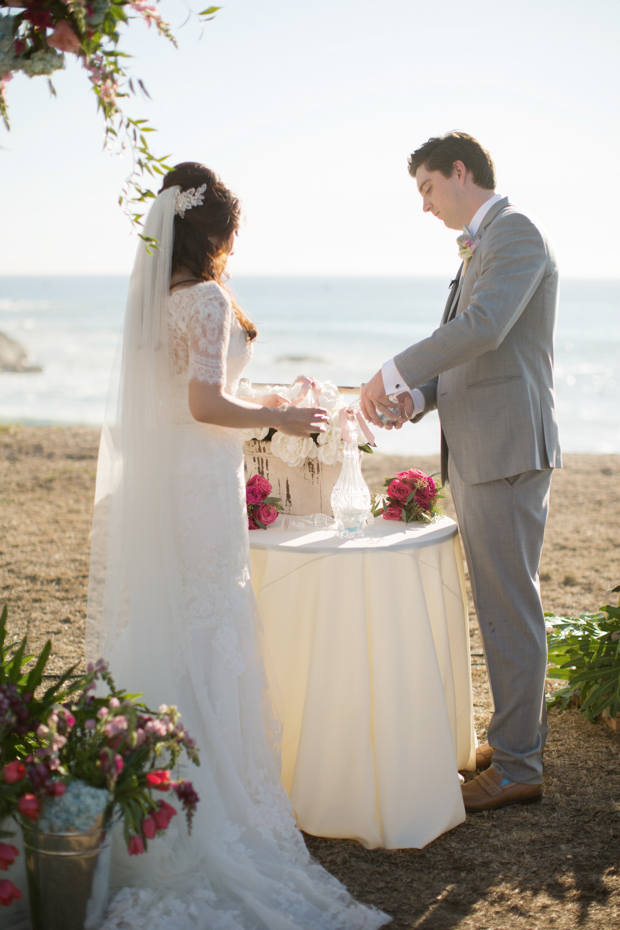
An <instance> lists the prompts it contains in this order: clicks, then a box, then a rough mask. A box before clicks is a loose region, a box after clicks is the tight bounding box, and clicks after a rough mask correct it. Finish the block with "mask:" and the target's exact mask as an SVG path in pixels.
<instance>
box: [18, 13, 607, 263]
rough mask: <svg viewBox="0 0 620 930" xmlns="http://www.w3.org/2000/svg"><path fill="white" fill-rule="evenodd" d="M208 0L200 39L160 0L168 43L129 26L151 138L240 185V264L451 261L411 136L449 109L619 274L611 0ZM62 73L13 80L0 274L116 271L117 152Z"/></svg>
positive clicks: (563, 229) (571, 248)
mask: <svg viewBox="0 0 620 930" xmlns="http://www.w3.org/2000/svg"><path fill="white" fill-rule="evenodd" d="M221 2H222V3H223V9H222V10H221V11H220V12H219V13H218V14H217V16H216V18H215V20H214V21H213V22H211V23H208V24H206V25H205V27H204V30H203V36H202V39H200V40H199V28H198V27H197V25H196V22H195V21H193V22H190V23H189V24H188V25H186V26H185V27H184V28H182V29H180V28H179V26H180V24H181V23H182V22H183V20H184V19H185V18H186V15H187V7H186V5H185V4H184V3H182V2H181V0H163V3H162V11H163V13H164V16H165V17H166V18H167V19H168V20H169V21H170V22H171V24H172V27H173V31H175V32H176V34H177V37H178V39H179V50H178V51H177V50H175V49H174V48H173V47H172V46H171V45H169V44H168V43H167V42H166V41H165V40H164V39H162V38H160V37H159V36H158V35H157V34H156V33H155V31H154V30H153V29H151V30H150V31H147V30H146V28H145V27H144V26H143V25H142V24H141V23H137V22H136V23H134V24H133V25H132V27H131V28H129V29H128V30H126V36H125V38H124V39H123V42H122V45H121V47H122V48H124V49H126V50H127V51H130V52H132V53H133V54H134V55H135V56H136V57H135V59H134V61H133V63H132V65H131V67H132V73H133V74H134V75H136V76H139V77H142V78H143V80H144V81H145V83H146V85H147V87H148V89H149V92H150V94H151V96H152V102H149V101H144V102H138V103H134V104H132V113H133V114H134V115H136V116H144V117H146V118H149V119H150V120H151V122H152V124H153V125H154V126H155V127H157V129H158V130H159V131H158V133H157V134H151V137H150V138H151V140H152V143H153V147H154V149H155V151H156V152H158V153H161V154H167V153H170V154H171V160H172V163H175V162H178V161H185V160H195V161H203V162H205V163H206V164H208V165H209V166H211V167H212V168H214V169H215V170H216V171H218V172H219V173H220V174H221V175H222V176H223V177H224V179H225V180H226V181H227V182H228V183H229V184H230V185H231V186H232V187H233V188H234V189H235V191H236V192H237V193H238V194H239V196H240V197H241V199H242V200H243V203H244V209H245V214H246V225H245V227H244V229H243V230H242V234H241V236H240V238H239V241H238V245H237V254H236V255H235V257H234V259H233V262H234V266H233V270H234V271H235V272H236V273H243V274H316V273H320V274H335V275H338V274H342V275H357V274H373V275H415V276H419V275H424V276H426V275H444V276H451V275H452V273H453V271H454V270H455V268H456V266H457V256H456V245H455V241H454V240H455V236H456V233H455V232H453V231H452V230H447V229H446V228H445V227H444V226H443V224H442V223H441V221H439V220H436V219H435V218H434V217H432V216H427V215H423V214H422V210H421V198H420V197H419V195H418V193H417V190H416V187H415V183H414V181H413V180H412V179H411V178H410V177H409V176H408V174H407V156H408V154H409V153H410V152H411V151H413V149H414V148H416V147H417V146H418V145H420V144H421V143H422V142H424V141H425V140H426V139H427V138H428V137H429V136H432V135H438V134H441V133H443V132H446V131H448V130H450V129H461V130H464V131H466V132H469V133H471V134H473V135H474V136H476V137H477V138H478V139H479V140H480V141H481V142H482V143H483V144H484V145H485V146H486V147H487V148H488V149H489V150H490V151H491V153H492V155H493V157H494V159H495V162H496V165H497V169H498V190H499V191H500V192H501V193H503V194H508V195H510V197H511V199H512V200H513V201H514V202H515V203H517V204H518V205H519V206H522V207H523V208H524V209H526V210H527V211H529V212H531V213H533V214H534V215H535V216H536V217H538V219H539V220H541V221H542V223H543V225H544V226H545V227H546V229H547V231H548V233H549V235H550V236H551V239H552V241H553V242H554V244H555V248H556V252H557V254H558V258H559V261H560V267H561V269H562V271H563V272H564V274H566V275H570V276H571V277H616V278H617V277H620V262H619V261H618V257H617V254H618V242H617V239H616V226H617V223H616V218H617V216H618V213H619V210H620V180H619V176H618V171H617V154H618V151H620V120H619V116H620V105H619V104H620V100H619V98H620V79H619V78H620V65H619V64H618V61H619V59H618V47H619V41H620V3H619V2H618V0H589V2H585V0H520V2H519V3H514V2H508V0H471V2H470V3H463V2H462V0H442V2H441V3H438V2H435V3H429V2H428V0H381V2H377V0H313V2H308V0H221ZM203 3H204V5H205V6H206V5H208V4H207V3H206V2H205V0H203ZM194 8H195V9H200V8H201V7H200V6H198V5H196V6H195V7H194ZM68 58H70V59H71V58H73V56H68ZM54 83H55V86H56V90H57V93H58V97H57V98H56V99H50V96H49V91H48V89H47V84H46V81H45V80H44V79H43V78H34V79H32V80H30V79H29V78H27V77H25V76H23V75H20V76H19V77H16V78H15V79H14V80H13V81H12V82H11V84H10V85H9V106H10V114H11V120H12V130H11V132H10V133H7V132H6V131H5V130H4V128H2V127H0V146H2V149H1V150H0V274H108V273H115V274H119V273H121V274H122V273H127V272H129V271H130V270H131V266H132V263H133V256H134V251H135V246H136V239H135V236H133V235H132V234H131V231H130V226H129V222H128V220H127V219H126V218H125V217H124V216H123V214H122V212H121V211H120V209H119V207H118V205H117V198H118V194H119V190H120V188H121V185H122V182H123V178H124V176H125V174H126V173H127V162H126V160H125V159H123V158H118V157H110V155H109V154H108V153H105V152H102V151H101V143H102V121H101V118H100V116H99V115H98V114H97V112H96V107H95V98H94V96H93V95H92V93H91V92H90V91H89V89H88V82H87V80H86V75H85V73H84V72H83V70H82V69H81V68H80V67H78V66H77V65H76V63H75V59H73V61H72V62H71V63H70V64H69V66H68V68H67V70H66V72H60V73H58V74H56V75H55V76H54Z"/></svg>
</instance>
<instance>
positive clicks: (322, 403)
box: [237, 375, 372, 468]
mask: <svg viewBox="0 0 620 930" xmlns="http://www.w3.org/2000/svg"><path fill="white" fill-rule="evenodd" d="M272 393H275V394H279V395H280V396H281V397H282V398H284V399H285V400H286V401H288V403H290V404H295V405H296V406H316V407H324V408H325V409H326V410H327V413H328V416H329V424H328V427H327V429H326V430H325V432H324V433H316V434H315V435H313V436H310V437H307V438H305V437H303V436H288V435H287V434H286V433H281V432H279V430H276V429H273V428H271V429H269V428H267V427H265V428H263V429H246V430H240V432H241V437H242V439H244V440H245V441H246V442H248V441H251V440H253V439H256V440H258V441H260V442H261V443H269V451H270V452H271V454H272V455H275V456H276V457H277V458H279V459H281V460H282V461H283V462H285V464H287V465H289V466H290V467H291V468H300V467H302V466H304V465H305V464H306V463H307V462H309V461H312V460H316V461H318V462H321V463H322V464H323V465H335V464H336V463H337V462H342V461H343V458H344V440H343V437H342V430H341V420H340V411H341V410H343V409H346V408H347V407H349V405H350V402H349V400H348V399H347V398H346V397H344V396H343V395H342V394H341V393H340V391H339V390H338V388H337V387H336V385H335V384H332V383H331V381H315V380H314V379H312V378H306V377H304V376H303V375H300V376H299V377H298V378H296V379H295V381H293V383H292V384H289V385H288V386H282V385H275V386H273V385H266V386H265V385H262V386H261V388H260V390H255V389H254V388H253V387H252V384H251V383H250V382H249V381H248V380H247V378H244V379H242V380H241V382H240V384H239V389H238V391H237V396H238V397H258V396H260V395H264V394H272ZM365 438H366V442H364V443H363V444H360V446H359V448H360V449H361V450H362V451H363V452H372V448H371V446H370V442H371V441H372V435H371V434H370V433H369V434H368V435H366V436H365Z"/></svg>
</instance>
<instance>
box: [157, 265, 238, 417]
mask: <svg viewBox="0 0 620 930" xmlns="http://www.w3.org/2000/svg"><path fill="white" fill-rule="evenodd" d="M168 341H169V347H170V373H171V378H172V395H173V419H174V420H175V422H177V423H193V422H195V421H194V420H193V417H192V415H191V413H190V412H189V406H188V401H187V389H188V384H189V382H190V381H200V382H202V383H203V384H219V385H221V386H222V387H223V388H224V390H225V391H226V393H227V394H235V393H236V391H237V386H238V384H239V378H240V377H241V374H242V372H243V369H244V368H245V367H246V365H247V364H248V363H249V361H250V358H251V357H252V343H251V342H250V341H249V339H248V338H247V334H246V331H245V330H244V329H243V327H242V326H241V324H240V323H239V321H238V320H237V317H236V316H235V312H234V310H233V306H232V302H231V299H230V296H229V295H228V294H227V293H226V291H225V290H224V288H223V287H220V285H219V284H216V282H215V281H205V282H203V283H200V284H196V285H194V286H193V287H187V288H179V289H178V290H176V291H174V292H173V293H172V294H171V295H170V300H169V304H168Z"/></svg>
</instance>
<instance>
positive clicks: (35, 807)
mask: <svg viewBox="0 0 620 930" xmlns="http://www.w3.org/2000/svg"><path fill="white" fill-rule="evenodd" d="M17 810H18V811H19V812H20V814H21V815H22V817H28V819H29V820H38V819H39V802H38V801H37V799H36V798H35V796H34V794H25V795H24V796H23V797H21V798H20V799H19V801H18V802H17Z"/></svg>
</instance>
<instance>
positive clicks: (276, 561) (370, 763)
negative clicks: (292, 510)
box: [250, 517, 475, 849]
mask: <svg viewBox="0 0 620 930" xmlns="http://www.w3.org/2000/svg"><path fill="white" fill-rule="evenodd" d="M281 519H282V518H281V517H280V518H279V519H278V521H277V523H275V524H273V525H272V526H271V527H269V528H268V529H267V530H266V531H262V530H256V531H252V532H251V533H250V546H251V566H252V584H253V587H254V591H255V593H256V597H257V600H258V608H259V612H260V615H261V619H262V623H263V627H264V631H265V638H266V648H267V669H268V677H269V679H270V683H271V685H272V690H273V693H274V696H275V698H274V699H275V703H276V705H279V706H278V709H279V711H280V714H281V717H282V721H283V745H282V768H283V771H282V782H283V785H284V787H285V789H286V791H287V792H288V794H289V796H290V798H291V802H292V805H293V809H294V811H295V814H296V816H297V820H298V823H299V825H300V827H301V828H302V829H303V830H305V831H307V832H308V833H311V834H314V835H317V836H328V837H340V838H342V837H349V838H352V839H357V840H359V841H360V842H361V843H363V844H364V845H365V846H367V847H369V848H373V847H376V846H384V847H387V848H388V849H398V848H403V847H416V848H420V847H422V846H425V845H426V844H427V843H429V842H430V841H431V840H433V839H435V837H437V836H439V835H440V834H441V833H444V832H445V831H446V830H450V829H451V828H452V827H455V826H456V825H457V824H459V823H461V822H462V821H463V820H464V819H465V812H464V808H463V802H462V799H461V790H460V782H459V778H458V772H457V769H468V768H469V769H471V768H473V767H474V759H475V735H474V728H473V706H472V692H471V671H470V659H469V631H468V623H467V611H466V600H465V584H464V575H463V559H462V555H461V549H460V544H459V539H458V534H457V528H456V524H455V523H454V521H452V520H450V519H448V518H447V517H444V518H442V519H440V520H438V521H437V522H436V523H434V524H431V525H430V526H425V525H420V524H410V525H409V526H405V524H404V523H393V522H388V521H386V520H382V519H379V520H377V521H375V525H374V527H372V528H371V529H370V530H367V531H366V535H365V536H364V537H362V538H361V539H351V540H344V539H340V538H338V537H337V536H336V535H335V533H334V532H333V531H331V530H314V529H309V530H304V531H299V530H296V531H291V530H283V529H281V528H280V523H281Z"/></svg>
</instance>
